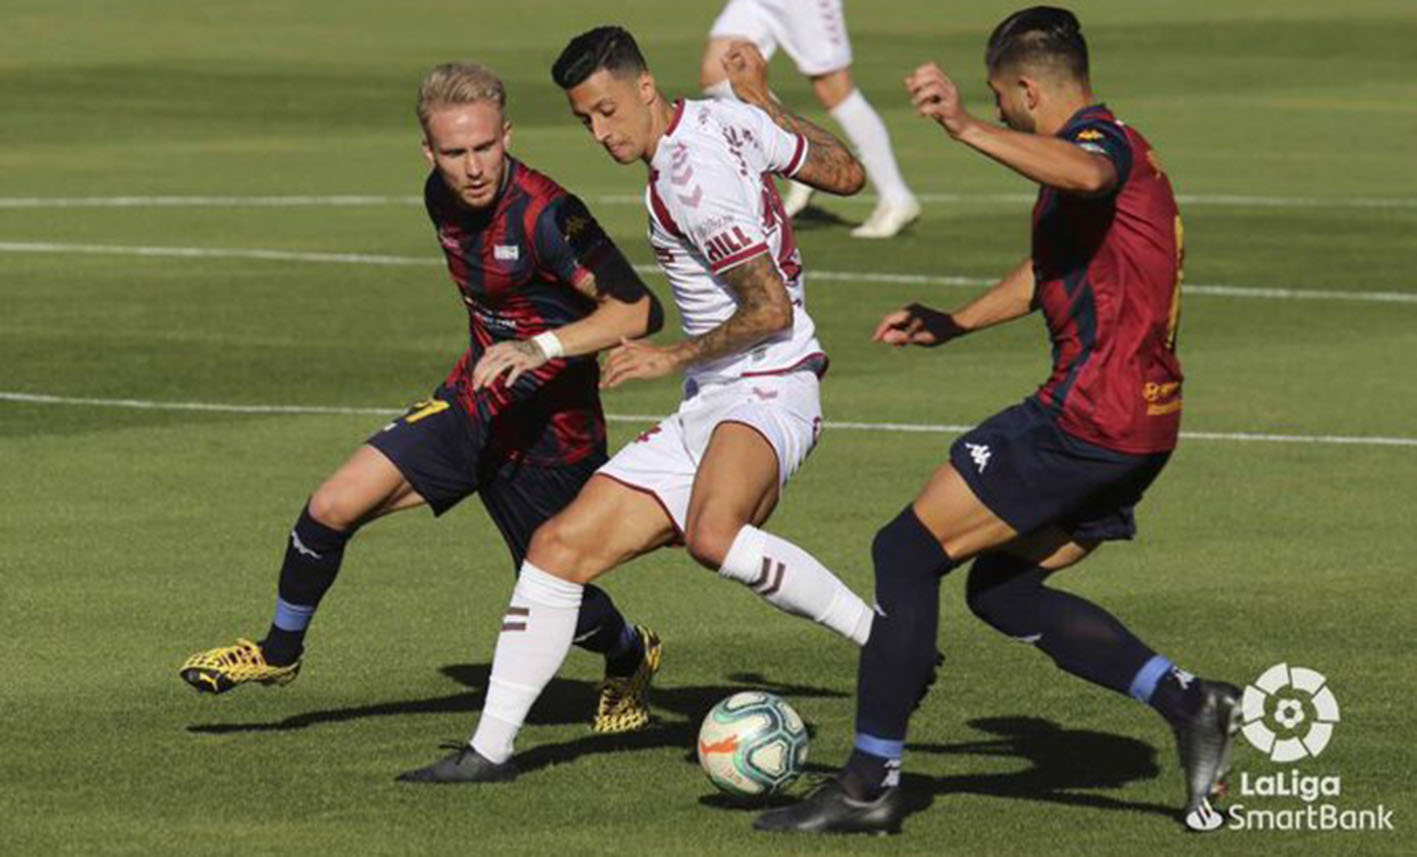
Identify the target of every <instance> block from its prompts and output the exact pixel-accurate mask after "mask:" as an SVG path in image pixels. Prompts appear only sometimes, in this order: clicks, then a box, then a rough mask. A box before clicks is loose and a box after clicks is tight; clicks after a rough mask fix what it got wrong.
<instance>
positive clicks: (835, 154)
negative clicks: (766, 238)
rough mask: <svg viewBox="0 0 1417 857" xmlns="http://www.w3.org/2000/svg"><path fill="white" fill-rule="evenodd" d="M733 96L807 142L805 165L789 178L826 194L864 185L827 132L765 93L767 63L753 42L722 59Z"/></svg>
mask: <svg viewBox="0 0 1417 857" xmlns="http://www.w3.org/2000/svg"><path fill="white" fill-rule="evenodd" d="M723 67H724V70H726V71H727V72H728V80H729V82H730V83H731V84H732V85H733V93H734V94H735V95H737V96H738V97H739V98H741V99H742V100H743V101H745V102H747V103H748V104H751V105H753V106H754V107H757V108H759V109H761V110H762V111H763V112H765V113H767V114H768V116H770V117H772V121H773V122H775V123H777V125H778V127H780V128H782V129H784V130H787V131H791V132H792V133H794V134H801V135H802V136H803V137H805V138H806V139H807V162H806V163H805V164H803V165H802V166H801V167H799V168H798V170H797V173H796V174H795V175H793V176H792V178H794V179H797V180H798V181H801V182H803V183H804V184H809V185H811V186H812V187H814V188H817V189H818V190H824V191H826V192H827V193H835V194H840V195H842V196H850V195H852V194H854V193H857V192H859V191H860V190H861V188H863V187H865V185H866V170H865V169H864V168H863V167H862V166H861V162H860V161H858V160H856V156H855V155H853V154H851V150H850V149H848V148H847V147H846V145H845V144H844V143H842V142H841V141H840V140H838V139H837V138H836V136H835V135H833V134H832V133H831V132H830V131H828V130H826V129H825V128H823V127H821V126H820V125H816V124H814V123H812V122H808V121H807V120H806V119H803V118H802V117H801V116H798V115H796V114H794V113H792V112H790V111H788V110H787V108H785V107H783V106H782V103H781V102H779V101H778V100H777V99H776V98H774V97H773V95H772V93H771V92H770V91H769V90H768V77H767V75H768V64H767V60H765V59H763V55H762V54H761V53H759V52H758V49H757V48H756V47H755V46H754V45H753V43H752V42H735V43H734V44H733V45H732V46H731V47H730V48H729V49H728V53H726V54H724V57H723Z"/></svg>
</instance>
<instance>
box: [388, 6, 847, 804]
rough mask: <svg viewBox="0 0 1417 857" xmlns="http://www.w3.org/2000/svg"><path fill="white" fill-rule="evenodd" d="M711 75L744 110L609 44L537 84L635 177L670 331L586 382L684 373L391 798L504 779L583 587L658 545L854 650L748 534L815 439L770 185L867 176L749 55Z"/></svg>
mask: <svg viewBox="0 0 1417 857" xmlns="http://www.w3.org/2000/svg"><path fill="white" fill-rule="evenodd" d="M724 64H725V67H726V69H727V71H728V75H729V78H730V79H731V80H732V81H733V84H734V87H735V88H736V90H737V92H738V95H739V96H740V98H741V100H742V102H744V103H739V102H736V101H724V100H708V101H676V102H674V103H672V104H671V103H669V102H668V101H667V100H666V99H665V98H664V96H663V95H662V94H661V93H660V92H659V91H658V89H657V88H656V86H655V81H654V78H653V76H651V75H650V73H649V70H648V68H647V67H646V65H645V61H644V57H643V56H642V55H641V54H640V51H639V48H638V47H637V46H636V45H635V42H634V39H633V37H631V35H630V34H629V33H628V32H626V31H625V30H623V29H621V28H619V27H599V28H597V29H595V30H591V31H590V32H587V33H584V34H582V35H580V36H578V37H576V38H575V39H573V40H572V41H571V43H570V44H569V45H568V46H567V47H566V49H565V51H564V52H563V53H562V54H561V57H560V58H559V59H558V60H557V61H556V64H555V66H554V67H553V69H552V77H553V78H554V79H555V81H556V82H557V84H559V85H560V86H561V87H562V88H563V89H565V90H566V95H567V99H568V101H569V102H570V105H571V110H572V112H573V113H574V114H575V115H576V116H577V118H579V119H580V120H581V121H582V122H583V123H584V124H585V125H586V127H587V128H588V129H589V130H590V132H591V134H592V136H593V137H594V138H595V140H596V142H598V143H600V144H601V145H602V146H603V147H604V148H605V149H606V150H607V151H608V152H609V153H610V155H611V157H612V158H614V159H615V160H616V161H617V162H619V163H621V164H630V163H633V162H635V161H644V162H645V163H646V164H647V165H648V167H649V187H648V189H647V190H646V194H645V202H646V206H647V208H648V209H649V221H650V241H651V243H652V245H653V247H654V251H655V256H656V258H657V259H658V261H659V264H660V266H661V267H662V268H663V270H664V272H665V273H666V274H667V275H668V277H669V281H670V285H671V287H672V288H673V292H674V300H675V303H676V304H677V305H678V307H679V312H680V316H681V318H682V321H683V327H684V334H685V338H684V339H683V340H681V341H680V342H678V343H675V344H673V345H669V346H656V345H651V344H649V343H646V342H641V341H633V342H631V341H627V342H624V343H622V344H621V345H620V346H619V347H618V348H616V349H615V350H614V351H612V352H611V354H610V356H609V358H608V359H607V360H606V363H605V367H604V374H603V377H602V384H603V385H604V386H608V387H613V386H616V385H618V384H620V383H623V382H625V381H627V380H630V379H635V378H646V379H647V378H657V377H662V376H664V375H667V374H669V373H671V372H675V371H679V370H683V371H684V372H685V380H684V400H683V402H682V404H681V405H680V407H679V410H678V411H677V412H676V413H675V414H673V415H672V416H670V417H668V418H666V419H665V420H663V421H662V422H660V423H659V424H658V425H657V426H654V427H653V428H651V429H649V430H648V431H646V432H644V433H643V434H641V435H640V436H639V438H638V439H637V440H635V441H634V442H632V443H630V444H629V445H628V446H627V447H625V449H623V450H622V451H621V452H620V453H618V454H617V455H616V456H615V457H614V458H612V459H611V460H610V461H609V462H608V463H606V464H605V465H604V466H603V467H602V468H601V469H600V471H599V472H598V473H597V474H596V475H595V476H593V477H592V478H591V479H590V481H589V482H587V483H586V486H585V488H584V489H582V491H581V493H580V495H579V496H578V497H577V498H576V499H575V500H574V501H572V502H571V504H570V505H569V506H567V507H566V508H565V509H564V510H563V511H562V512H561V513H560V514H558V515H556V516H555V517H553V518H552V519H550V520H549V521H547V522H546V523H545V524H543V525H542V526H541V528H539V529H538V530H537V531H536V534H535V535H534V536H533V537H532V541H531V546H530V548H529V549H528V551H527V555H526V561H525V562H524V563H523V565H522V568H521V571H520V575H519V579H518V582H517V585H516V589H515V590H514V591H513V593H512V600H511V605H510V606H509V607H508V608H507V613H506V615H505V617H504V619H503V624H502V629H501V633H500V634H499V636H498V638H497V649H496V654H495V656H494V658H493V662H492V674H491V679H490V681H489V683H488V689H487V700H486V703H485V704H484V706H483V709H482V716H481V719H480V720H479V722H478V726H477V731H476V733H475V734H474V735H473V737H472V739H471V740H470V741H469V742H468V744H467V745H464V746H461V747H459V748H458V749H457V750H456V751H455V752H453V753H452V754H450V755H448V756H446V757H444V758H443V759H441V760H439V761H438V762H436V763H434V764H432V765H430V766H428V767H425V768H420V769H417V770H414V771H410V772H408V773H406V774H403V775H402V776H401V777H400V779H401V780H406V781H414V782H493V781H504V780H510V779H512V778H514V777H515V776H516V773H517V770H516V767H515V765H514V764H513V763H512V761H511V755H512V745H513V741H514V740H515V738H516V734H517V732H518V731H519V730H520V728H521V725H522V723H523V722H524V720H525V719H526V715H527V712H528V711H529V710H530V708H531V705H532V703H533V702H535V700H536V698H537V696H538V695H540V693H541V691H542V689H543V688H544V687H545V686H546V684H547V683H548V682H550V680H551V678H552V677H553V676H554V675H555V674H556V672H557V670H558V669H559V668H560V666H561V662H562V661H563V660H564V658H565V656H566V652H567V651H568V650H569V649H570V647H571V643H572V639H571V638H572V634H573V631H574V628H575V622H576V614H577V611H578V608H579V605H580V600H581V592H582V589H583V587H584V585H585V584H587V583H589V582H591V581H592V580H594V579H595V578H597V577H598V576H600V575H601V574H603V573H605V572H607V571H609V570H611V569H612V568H615V567H616V566H618V565H620V564H621V563H624V562H625V561H627V560H630V559H632V558H634V557H636V556H639V555H641V554H644V553H647V552H649V551H651V550H654V549H656V548H659V547H662V546H664V545H668V544H673V543H676V542H677V543H682V544H684V546H685V547H686V548H687V549H688V551H689V554H690V555H691V556H693V557H694V559H696V560H697V561H698V562H699V563H701V564H703V565H705V566H707V567H708V568H711V569H714V570H716V571H718V572H719V574H721V575H722V576H724V577H726V578H729V579H732V580H736V581H738V582H740V583H743V584H745V585H747V586H749V587H750V588H751V589H753V590H754V591H755V592H757V593H758V594H759V595H760V596H762V597H763V598H764V599H765V600H767V601H768V602H769V603H771V604H773V605H774V606H776V607H778V608H779V609H781V610H784V611H786V612H788V613H791V614H794V615H799V616H805V617H807V618H810V619H813V620H815V621H817V622H819V623H820V624H822V625H824V626H826V627H828V628H830V629H832V630H834V631H836V632H838V633H839V634H841V635H842V636H844V637H847V638H848V639H850V640H852V641H853V642H855V643H856V644H857V645H862V644H864V643H865V642H866V639H867V637H868V636H869V634H870V629H871V620H872V617H873V613H872V611H871V608H870V607H869V606H867V605H866V603H865V602H863V601H862V600H861V599H860V598H859V597H858V596H857V595H856V594H855V593H853V592H852V591H851V590H850V589H848V588H847V587H846V586H845V584H843V583H842V582H841V581H840V580H839V579H837V577H836V576H835V575H834V574H832V573H831V571H829V570H828V569H827V568H826V567H824V566H823V565H822V564H821V563H820V562H818V561H817V560H816V559H815V558H813V557H812V556H811V555H810V554H809V553H807V552H806V551H804V550H802V549H801V548H799V547H797V546H796V545H794V544H792V543H791V542H788V541H786V540H784V539H782V538H779V537H777V536H774V535H772V534H771V533H767V532H765V531H763V530H761V529H759V526H760V525H761V524H762V523H764V522H765V521H766V520H767V518H768V516H769V515H770V514H771V513H772V510H773V508H774V507H775V506H776V504H777V501H778V498H779V494H780V492H781V489H782V487H783V486H784V485H785V483H786V482H787V480H788V478H789V477H790V476H791V475H792V474H793V472H795V471H796V470H797V469H798V468H799V467H800V466H801V465H802V463H803V461H804V460H805V459H806V458H807V455H808V453H810V452H811V450H812V447H813V446H814V445H815V443H816V440H817V436H818V434H819V433H820V431H821V425H822V419H821V406H820V402H819V399H818V380H819V377H820V375H821V373H822V372H823V371H824V370H825V368H826V355H825V354H824V353H823V352H822V349H821V346H820V345H819V344H818V342H817V340H816V336H815V335H814V331H813V325H812V319H811V317H810V316H808V315H807V311H806V306H805V292H804V289H803V278H802V261H801V254H800V253H799V252H798V250H797V246H796V241H795V239H794V237H793V234H792V224H791V221H790V220H788V218H787V216H786V215H785V213H784V212H783V210H782V201H781V199H780V198H779V197H778V194H777V190H776V188H775V187H774V185H773V182H772V178H771V176H772V175H783V176H788V177H792V176H795V177H796V178H797V179H799V180H800V181H803V182H806V183H808V184H811V185H812V186H814V187H817V188H820V189H821V190H824V191H827V192H830V193H838V194H851V193H856V192H857V191H859V190H860V189H861V186H862V185H863V184H864V183H865V176H864V174H863V170H862V168H861V165H860V163H859V162H857V161H856V159H855V158H854V157H852V155H851V153H850V152H849V151H848V150H847V149H846V147H845V146H844V145H842V143H841V142H840V141H839V140H837V139H836V138H835V137H833V136H832V135H830V134H829V133H827V132H826V131H823V130H822V129H820V128H818V127H817V126H815V125H812V124H811V123H809V122H806V121H805V120H802V119H800V118H799V117H796V116H794V115H792V114H790V113H788V112H786V111H785V110H784V109H783V108H782V106H781V105H779V104H777V103H776V102H775V101H773V100H772V99H771V97H770V96H769V95H768V89H767V80H766V74H767V63H766V61H765V60H764V59H763V57H762V55H761V54H760V53H759V52H758V51H757V49H756V48H755V47H753V45H752V44H750V43H747V42H744V43H741V44H738V45H735V46H734V47H733V48H732V49H731V50H730V51H728V53H727V54H726V56H725V59H724ZM548 336H549V338H547V337H548ZM534 341H536V342H537V344H538V345H539V346H540V348H539V351H540V352H541V354H539V355H532V356H527V357H526V358H525V359H526V360H527V361H528V366H532V365H539V361H541V362H544V356H545V355H549V356H551V357H554V356H555V355H556V354H557V352H558V350H559V349H558V343H557V342H556V341H555V338H554V335H548V334H542V335H540V336H538V337H537V338H536V339H535V340H534ZM656 668H657V663H656V664H654V665H652V666H650V667H648V668H646V669H644V670H642V671H641V673H637V674H636V676H635V677H634V681H633V682H632V683H631V684H630V685H628V686H627V687H626V688H625V694H624V695H625V703H626V705H627V706H628V707H631V708H636V707H638V708H640V709H642V708H643V706H645V705H646V703H645V699H644V697H645V693H646V690H647V688H648V684H649V681H650V678H651V677H652V674H653V670H654V669H656Z"/></svg>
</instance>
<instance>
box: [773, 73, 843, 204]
mask: <svg viewBox="0 0 1417 857" xmlns="http://www.w3.org/2000/svg"><path fill="white" fill-rule="evenodd" d="M758 106H759V107H761V108H762V109H763V110H764V111H766V112H767V114H768V116H770V117H772V121H773V122H776V123H777V125H778V127H780V128H783V129H784V130H787V131H792V132H793V133H796V134H801V135H802V136H803V137H806V138H807V142H808V144H809V145H808V147H807V163H805V164H803V165H802V166H801V167H800V168H799V169H798V170H797V176H796V178H799V179H801V180H802V181H804V182H806V183H807V184H809V185H812V186H813V187H816V188H820V189H822V190H825V191H829V192H833V193H847V192H853V191H854V190H855V189H856V188H857V187H859V185H860V183H861V177H862V167H861V163H860V162H859V161H857V160H856V156H855V155H853V154H851V150H850V149H848V148H847V147H846V145H845V144H844V143H842V142H841V141H840V140H838V139H837V138H836V135H834V134H832V133H831V132H830V131H828V130H826V129H825V128H823V127H822V126H820V125H817V124H815V123H813V122H810V121H808V120H806V119H803V118H802V117H801V116H798V115H796V114H794V113H790V112H788V110H787V108H785V107H783V106H782V104H781V103H780V102H778V101H777V100H776V99H773V98H771V97H769V98H768V99H766V101H765V103H763V104H759V105H758Z"/></svg>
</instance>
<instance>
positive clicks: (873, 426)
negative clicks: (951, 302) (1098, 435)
mask: <svg viewBox="0 0 1417 857" xmlns="http://www.w3.org/2000/svg"><path fill="white" fill-rule="evenodd" d="M0 401H4V402H16V403H21V404H33V405H84V406H89V407H99V408H127V409H131V410H144V411H205V412H209V413H224V414H336V415H360V416H362V415H373V416H392V415H394V414H398V413H400V412H401V409H400V408H376V407H354V406H336V405H240V404H227V403H222V402H163V401H155V400H151V399H103V398H93V397H85V396H54V395H48V394H45V393H22V392H15V391H0ZM605 418H606V420H608V421H610V422H612V423H634V424H638V425H643V424H647V423H656V422H658V421H659V420H661V419H663V416H652V415H649V414H606V417H605ZM826 427H827V428H830V429H840V430H843V431H869V432H894V433H909V434H961V433H963V432H966V431H968V430H969V429H970V428H972V426H968V425H952V424H948V423H863V422H827V423H826ZM1181 437H1183V438H1185V439H1187V440H1215V441H1238V442H1250V443H1311V444H1324V445H1346V446H1410V447H1417V437H1374V436H1351V435H1332V434H1269V433H1262V432H1214V431H1183V432H1181Z"/></svg>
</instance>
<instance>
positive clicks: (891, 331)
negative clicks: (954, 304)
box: [871, 304, 965, 348]
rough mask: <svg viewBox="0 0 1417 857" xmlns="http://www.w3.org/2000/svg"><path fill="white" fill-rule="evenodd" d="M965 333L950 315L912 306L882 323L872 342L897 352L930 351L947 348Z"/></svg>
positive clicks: (915, 305) (877, 327) (884, 319)
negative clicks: (910, 348) (922, 348)
mask: <svg viewBox="0 0 1417 857" xmlns="http://www.w3.org/2000/svg"><path fill="white" fill-rule="evenodd" d="M964 333H965V330H964V328H962V327H960V326H959V325H958V324H956V323H955V320H954V317H953V316H951V315H950V314H949V313H946V312H940V311H939V310H933V309H930V308H929V307H927V306H925V305H924V304H911V305H909V306H907V307H905V308H903V309H898V310H896V311H895V312H893V313H890V314H889V315H887V316H886V317H885V318H883V319H881V323H880V324H878V325H876V332H875V333H874V334H873V335H872V336H871V339H873V340H874V341H876V342H884V343H885V344H887V345H894V346H896V347H897V348H903V347H904V346H906V345H923V346H926V347H929V346H934V345H943V344H945V343H946V342H949V341H950V340H951V339H954V338H955V337H957V336H961V335H963V334H964Z"/></svg>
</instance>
